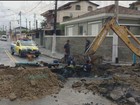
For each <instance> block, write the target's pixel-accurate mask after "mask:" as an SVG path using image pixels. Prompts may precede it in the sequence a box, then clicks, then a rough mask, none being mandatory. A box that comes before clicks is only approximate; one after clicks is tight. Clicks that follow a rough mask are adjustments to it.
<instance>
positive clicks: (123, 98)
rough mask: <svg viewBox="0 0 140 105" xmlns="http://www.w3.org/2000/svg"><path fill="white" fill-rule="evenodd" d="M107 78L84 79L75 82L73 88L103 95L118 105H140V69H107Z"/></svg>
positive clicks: (125, 67) (135, 67)
mask: <svg viewBox="0 0 140 105" xmlns="http://www.w3.org/2000/svg"><path fill="white" fill-rule="evenodd" d="M106 72H108V73H109V74H110V75H108V77H106V78H101V77H99V78H95V79H93V80H89V79H87V80H86V79H84V80H81V81H78V82H74V83H73V85H72V88H73V89H75V90H77V91H80V92H81V91H83V92H84V91H85V90H88V91H91V92H93V94H99V95H102V96H104V97H106V98H108V99H110V100H111V101H113V102H116V103H117V104H118V105H139V104H140V67H139V66H134V67H132V66H122V67H117V68H112V69H107V70H106Z"/></svg>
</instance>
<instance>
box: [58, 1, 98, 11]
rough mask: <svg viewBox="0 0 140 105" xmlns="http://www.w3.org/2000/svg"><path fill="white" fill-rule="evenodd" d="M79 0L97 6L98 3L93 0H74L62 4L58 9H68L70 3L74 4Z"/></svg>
mask: <svg viewBox="0 0 140 105" xmlns="http://www.w3.org/2000/svg"><path fill="white" fill-rule="evenodd" d="M80 1H86V2H88V3H90V4H92V5H95V6H99V5H98V4H95V3H93V2H90V1H89V0H78V1H75V2H68V3H66V4H64V5H62V6H61V7H59V8H58V10H63V9H68V8H70V5H71V4H75V3H78V2H80Z"/></svg>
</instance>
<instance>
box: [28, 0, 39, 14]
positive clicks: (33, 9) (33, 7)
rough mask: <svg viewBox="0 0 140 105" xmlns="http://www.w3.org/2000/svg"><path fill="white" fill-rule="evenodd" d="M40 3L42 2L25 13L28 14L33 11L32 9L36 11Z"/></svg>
mask: <svg viewBox="0 0 140 105" xmlns="http://www.w3.org/2000/svg"><path fill="white" fill-rule="evenodd" d="M41 2H42V0H41V1H40V2H39V3H38V4H37V5H36V6H35V7H33V8H32V9H31V10H29V11H28V12H26V13H29V12H31V11H33V10H34V9H36V8H37V7H38V6H39V5H40V4H41ZM26 13H25V14H26Z"/></svg>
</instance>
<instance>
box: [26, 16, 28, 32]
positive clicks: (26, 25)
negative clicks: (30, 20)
mask: <svg viewBox="0 0 140 105" xmlns="http://www.w3.org/2000/svg"><path fill="white" fill-rule="evenodd" d="M27 28H28V27H27V18H26V31H27Z"/></svg>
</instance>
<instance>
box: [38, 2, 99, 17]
mask: <svg viewBox="0 0 140 105" xmlns="http://www.w3.org/2000/svg"><path fill="white" fill-rule="evenodd" d="M79 1H80V0H79ZM79 1H75V2H68V3H66V4H64V5H62V6H60V7H59V8H58V9H57V10H58V11H60V10H64V9H69V8H71V6H70V5H71V4H75V3H78V2H79ZM81 1H86V2H88V3H90V4H92V5H95V6H99V5H98V4H95V3H93V2H90V1H89V0H81ZM53 11H54V9H53V10H48V11H46V12H44V13H42V14H41V15H42V16H43V15H46V14H47V13H51V12H53Z"/></svg>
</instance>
